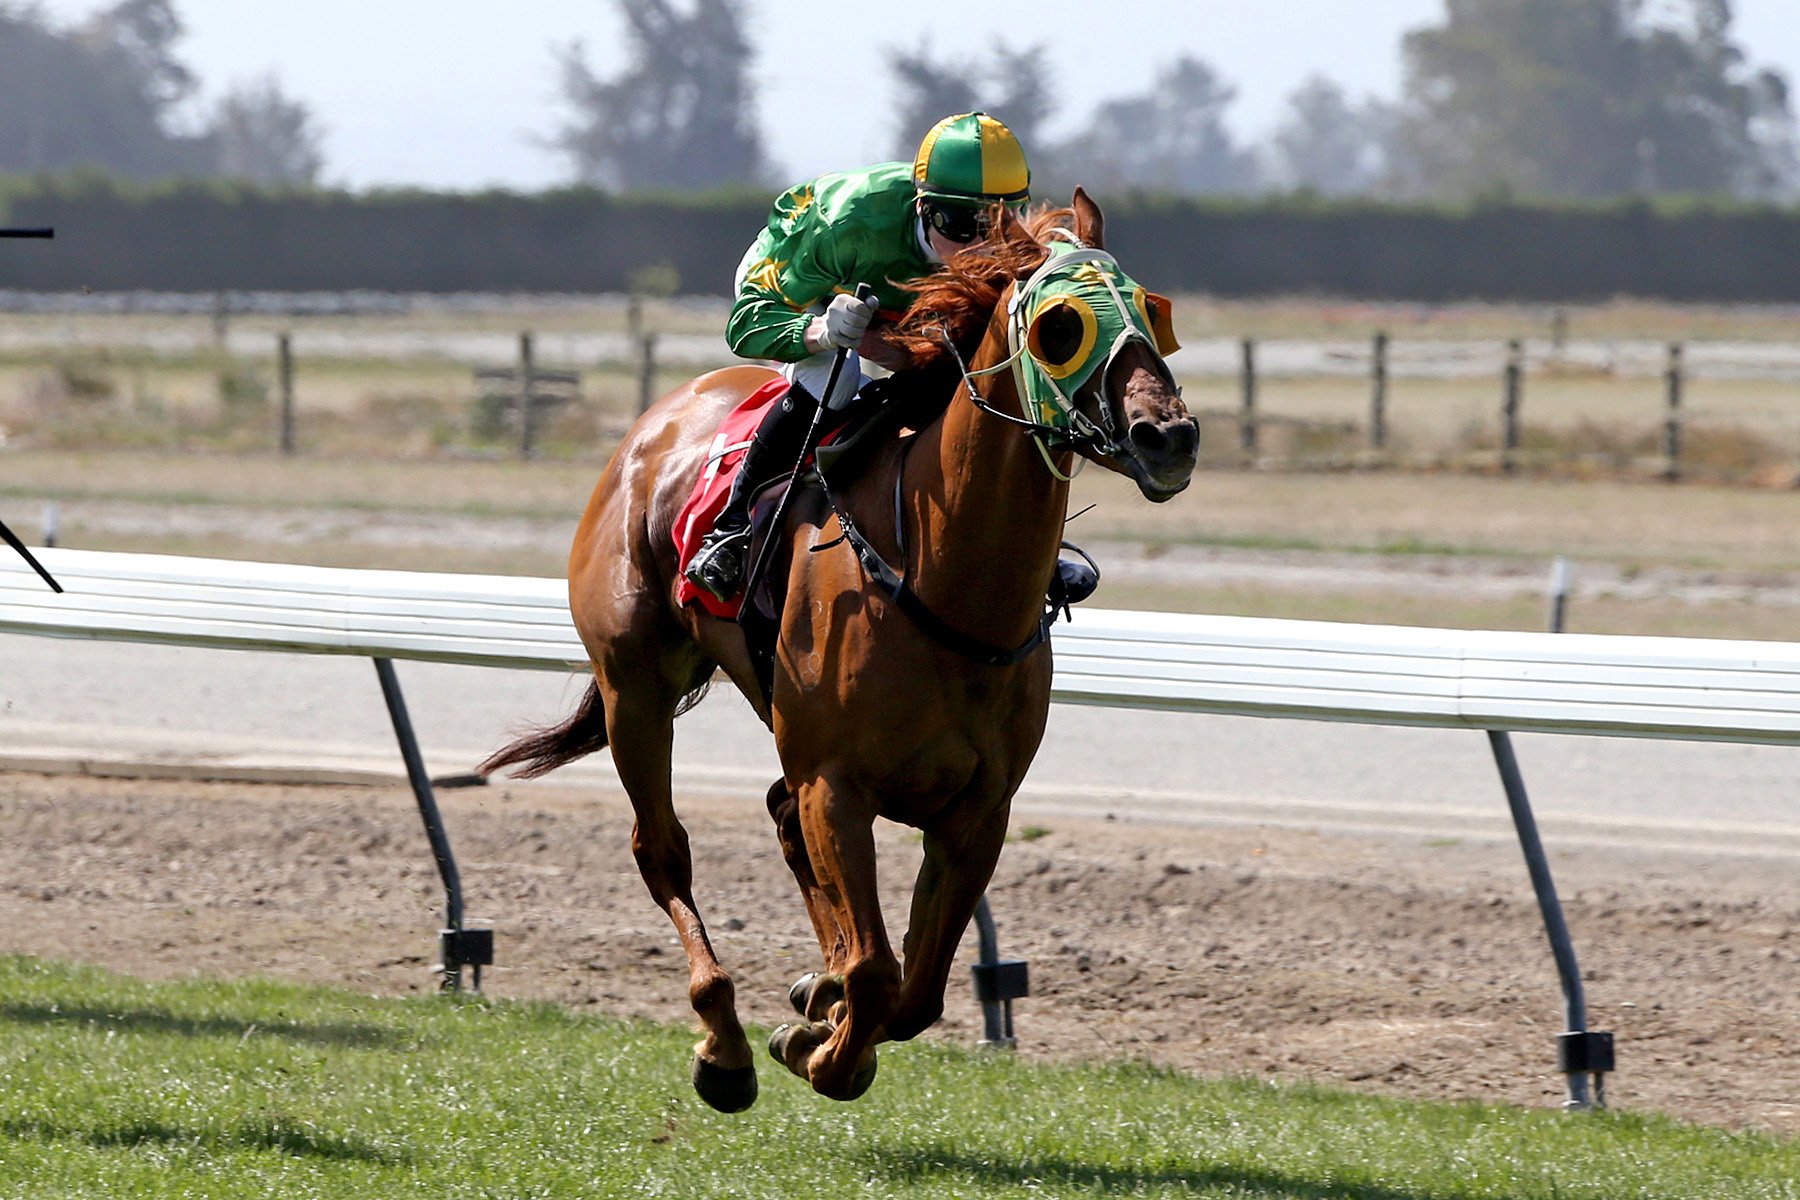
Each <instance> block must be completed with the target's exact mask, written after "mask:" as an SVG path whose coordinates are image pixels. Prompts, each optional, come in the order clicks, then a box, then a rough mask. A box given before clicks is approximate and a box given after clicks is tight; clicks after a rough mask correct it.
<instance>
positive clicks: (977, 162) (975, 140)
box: [913, 112, 1031, 207]
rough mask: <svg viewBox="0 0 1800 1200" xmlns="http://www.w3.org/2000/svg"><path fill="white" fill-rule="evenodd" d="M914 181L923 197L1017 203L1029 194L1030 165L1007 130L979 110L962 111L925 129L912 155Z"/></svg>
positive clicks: (969, 203) (982, 203) (980, 203)
mask: <svg viewBox="0 0 1800 1200" xmlns="http://www.w3.org/2000/svg"><path fill="white" fill-rule="evenodd" d="M913 183H914V184H916V185H917V186H918V189H919V195H920V196H921V197H923V198H924V199H926V200H927V201H946V202H948V203H950V204H958V203H960V204H961V205H963V206H981V207H985V206H987V205H990V204H1017V203H1022V202H1023V201H1025V200H1027V199H1029V198H1030V196H1031V168H1030V167H1029V166H1027V165H1026V162H1025V149H1024V147H1022V146H1020V145H1019V139H1018V138H1016V137H1014V136H1013V131H1012V130H1010V129H1008V128H1007V127H1006V126H1005V125H1003V124H1001V123H1000V122H999V121H997V120H995V119H994V118H993V117H990V116H988V115H987V114H986V113H984V112H970V113H962V114H960V115H958V116H954V117H945V118H944V119H943V120H942V121H939V122H938V123H937V124H936V125H933V126H932V127H931V132H930V133H927V134H926V135H925V140H924V141H923V142H921V143H920V144H919V153H918V156H917V157H916V158H914V159H913Z"/></svg>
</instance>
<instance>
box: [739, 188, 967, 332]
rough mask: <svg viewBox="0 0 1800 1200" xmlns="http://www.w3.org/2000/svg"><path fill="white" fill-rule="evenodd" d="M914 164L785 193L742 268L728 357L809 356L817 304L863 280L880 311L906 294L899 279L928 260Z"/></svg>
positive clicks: (900, 303)
mask: <svg viewBox="0 0 1800 1200" xmlns="http://www.w3.org/2000/svg"><path fill="white" fill-rule="evenodd" d="M914 195H915V187H914V184H913V179H912V164H911V163H881V164H879V165H877V166H873V167H868V168H866V169H864V170H861V171H844V172H840V173H836V174H831V175H821V176H819V177H818V178H817V179H814V180H811V181H810V182H807V183H803V184H800V185H798V186H797V187H793V188H790V189H788V190H787V191H785V192H783V193H782V194H781V195H780V196H778V197H777V198H776V200H775V207H774V210H773V211H772V212H771V213H770V214H769V224H768V226H767V227H766V228H765V229H763V231H762V232H761V233H759V234H757V236H756V240H755V241H754V242H753V243H751V245H750V249H749V250H748V251H747V252H746V253H745V255H744V261H743V263H742V264H741V265H740V266H739V267H738V281H737V299H736V301H735V302H734V303H733V304H732V307H731V318H730V320H729V321H728V322H727V323H726V326H725V340H726V341H727V342H728V343H729V344H730V346H731V351H732V353H733V354H737V355H740V356H742V357H744V358H763V359H773V360H775V361H776V362H799V361H800V360H801V359H804V358H806V357H807V356H808V355H809V353H810V352H809V351H808V350H807V349H806V326H807V322H808V321H810V320H811V311H810V310H812V308H813V306H814V305H820V304H824V303H828V302H829V301H830V299H831V297H832V296H833V295H834V294H836V293H838V292H852V291H855V290H856V285H857V284H859V283H867V284H869V285H870V286H871V287H873V288H874V289H875V298H876V301H877V302H878V303H879V304H880V305H881V309H882V311H883V313H885V314H887V315H889V316H894V315H897V314H898V313H900V312H901V311H903V310H904V309H905V308H906V306H907V304H908V303H909V302H910V301H911V299H912V295H911V293H909V292H905V291H902V290H901V289H900V287H899V286H898V285H900V284H904V283H909V282H911V281H913V280H915V279H918V278H920V277H921V276H923V275H926V274H928V273H929V272H930V271H931V270H932V268H933V266H934V264H933V263H932V262H931V261H930V260H929V259H927V258H926V257H925V251H924V249H923V248H922V247H921V246H920V245H919V233H918V218H917V215H916V213H915V210H914V207H913V199H914Z"/></svg>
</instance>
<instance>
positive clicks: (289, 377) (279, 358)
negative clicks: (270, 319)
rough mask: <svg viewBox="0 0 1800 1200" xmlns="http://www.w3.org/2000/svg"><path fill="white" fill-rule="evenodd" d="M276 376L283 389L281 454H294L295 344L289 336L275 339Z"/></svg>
mask: <svg viewBox="0 0 1800 1200" xmlns="http://www.w3.org/2000/svg"><path fill="white" fill-rule="evenodd" d="M275 374H276V378H277V381H278V384H279V386H280V389H281V452H282V453H283V454H285V455H289V456H292V454H293V453H294V342H293V338H292V337H290V336H289V335H288V334H285V333H283V334H281V335H280V336H279V337H277V338H276V339H275Z"/></svg>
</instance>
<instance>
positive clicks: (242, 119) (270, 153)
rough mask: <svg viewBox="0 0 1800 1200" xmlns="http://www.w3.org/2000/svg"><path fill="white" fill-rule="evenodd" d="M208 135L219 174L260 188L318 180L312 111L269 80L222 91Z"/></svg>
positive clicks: (320, 158) (320, 156)
mask: <svg viewBox="0 0 1800 1200" xmlns="http://www.w3.org/2000/svg"><path fill="white" fill-rule="evenodd" d="M210 131H211V137H212V141H213V145H214V148H215V151H216V154H217V163H218V171H219V174H221V175H224V176H227V177H229V178H232V179H243V180H247V181H249V182H252V183H262V184H285V185H310V184H314V183H317V182H318V181H319V172H320V170H321V169H322V168H323V167H324V165H325V159H324V155H323V154H322V153H321V152H320V149H319V141H320V135H319V131H318V129H317V127H316V126H315V125H314V123H313V118H312V112H311V111H310V110H309V109H308V108H307V106H306V105H304V104H302V103H301V102H300V101H298V100H294V99H292V98H290V97H289V96H287V95H286V94H285V93H284V92H283V91H282V90H281V85H280V83H278V82H277V81H276V80H275V78H274V77H273V76H264V77H263V78H262V79H259V80H256V81H254V82H252V83H247V84H240V85H239V86H237V87H235V88H233V89H232V90H231V91H229V92H227V93H226V94H225V96H224V98H223V99H221V100H220V101H219V103H218V105H217V107H215V109H214V110H213V116H212V121H211V125H210Z"/></svg>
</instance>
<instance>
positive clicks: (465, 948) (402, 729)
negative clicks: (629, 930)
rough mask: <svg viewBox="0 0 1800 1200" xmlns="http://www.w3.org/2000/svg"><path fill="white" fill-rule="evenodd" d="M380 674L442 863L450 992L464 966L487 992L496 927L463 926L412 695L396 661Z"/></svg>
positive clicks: (452, 861) (383, 661)
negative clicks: (485, 971) (484, 981)
mask: <svg viewBox="0 0 1800 1200" xmlns="http://www.w3.org/2000/svg"><path fill="white" fill-rule="evenodd" d="M375 675H376V678H378V679H380V680H381V696H382V699H384V700H386V701H387V710H388V717H389V719H390V720H392V721H393V723H394V737H395V738H396V739H397V740H398V741H399V743H400V757H401V758H402V759H403V760H404V761H405V763H406V779H407V782H408V783H410V784H411V785H412V793H413V799H414V800H416V801H417V802H418V805H419V817H420V819H421V820H423V821H424V822H425V837H426V839H427V840H429V841H430V843H431V857H432V859H433V861H435V862H436V863H437V869H438V878H439V879H441V880H443V883H444V927H443V928H442V929H441V930H439V931H438V952H439V954H440V956H441V957H442V960H443V970H444V979H443V983H442V987H443V989H444V990H445V991H447V992H455V991H460V990H461V989H462V969H463V968H464V967H470V968H472V969H473V972H472V978H471V980H470V984H469V987H470V990H471V991H477V992H479V991H480V990H481V968H482V967H484V966H489V965H491V964H492V963H493V961H494V931H493V930H492V929H465V928H463V895H462V876H461V874H460V873H459V872H458V871H457V869H456V855H455V854H454V853H452V852H451V850H450V835H449V834H448V833H447V832H446V831H445V829H444V818H443V816H442V815H441V814H440V813H439V812H438V806H437V796H436V795H435V794H434V793H433V792H432V790H431V776H429V775H427V774H426V773H425V759H424V756H423V755H421V754H420V753H419V740H418V738H417V737H415V736H414V734H413V727H412V719H411V718H410V717H409V716H407V713H406V697H405V696H404V695H402V694H401V691H400V677H399V676H398V675H396V674H395V673H394V663H393V660H392V659H388V658H377V659H375Z"/></svg>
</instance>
